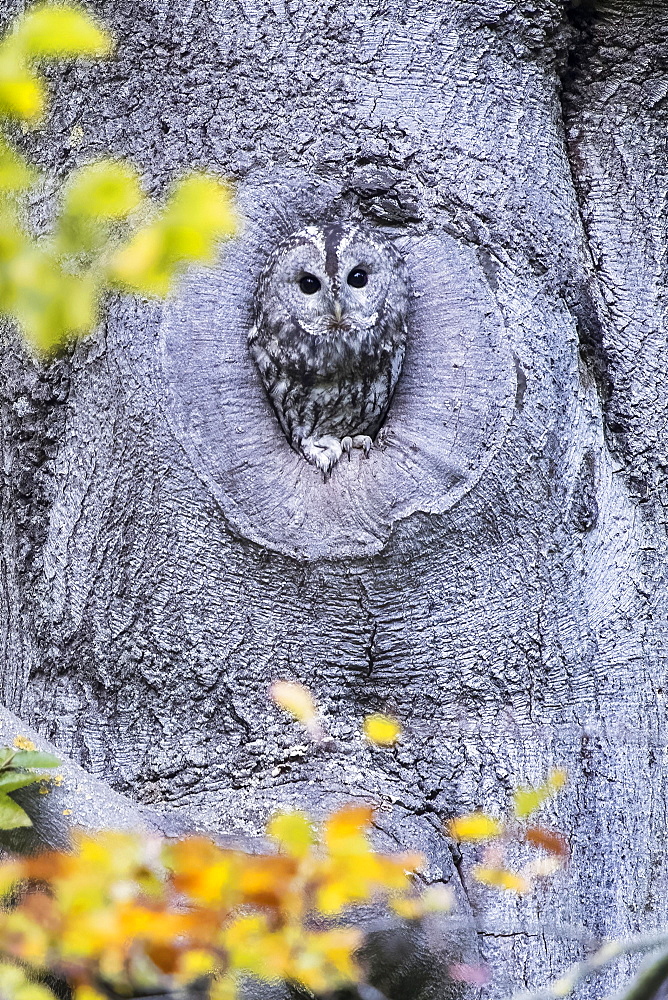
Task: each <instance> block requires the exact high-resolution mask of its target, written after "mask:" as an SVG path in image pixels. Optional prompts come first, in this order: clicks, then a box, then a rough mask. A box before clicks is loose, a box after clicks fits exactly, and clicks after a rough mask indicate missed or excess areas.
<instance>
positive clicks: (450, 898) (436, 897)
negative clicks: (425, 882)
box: [420, 885, 455, 913]
mask: <svg viewBox="0 0 668 1000" xmlns="http://www.w3.org/2000/svg"><path fill="white" fill-rule="evenodd" d="M420 898H421V900H422V906H423V908H424V912H425V913H450V911H451V910H452V909H454V905H455V896H454V893H453V891H452V889H451V888H450V887H449V886H447V885H430V886H427V888H426V889H425V890H424V892H423V893H422V896H421V897H420Z"/></svg>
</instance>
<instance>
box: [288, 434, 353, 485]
mask: <svg viewBox="0 0 668 1000" xmlns="http://www.w3.org/2000/svg"><path fill="white" fill-rule="evenodd" d="M299 447H300V449H301V453H302V455H303V456H304V458H305V459H307V460H308V461H309V462H310V463H311V465H315V466H316V468H318V469H320V470H321V471H322V474H323V475H324V477H325V479H327V477H328V476H329V474H330V472H331V471H332V469H333V468H334V466H335V465H336V463H337V462H338V460H339V459H340V458H341V455H342V454H343V448H342V444H341V441H339V439H338V438H335V437H332V435H331V434H324V435H323V437H319V438H314V437H306V438H302V439H301V441H300V442H299Z"/></svg>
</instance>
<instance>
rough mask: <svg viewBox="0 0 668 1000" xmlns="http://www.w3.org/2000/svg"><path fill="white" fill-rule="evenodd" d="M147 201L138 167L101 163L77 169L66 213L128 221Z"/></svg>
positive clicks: (69, 187)
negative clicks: (126, 219)
mask: <svg viewBox="0 0 668 1000" xmlns="http://www.w3.org/2000/svg"><path fill="white" fill-rule="evenodd" d="M143 200H144V194H143V192H142V189H141V185H140V183H139V175H138V173H137V171H136V170H135V169H134V167H131V166H129V165H128V164H127V163H120V162H118V161H114V160H98V162H97V163H89V164H88V165H87V166H85V167H80V168H79V170H75V171H74V173H73V174H72V175H71V176H70V179H69V181H68V183H67V187H66V189H65V200H64V207H65V212H66V213H70V214H71V215H83V216H87V217H90V218H99V219H124V218H127V216H128V215H130V213H131V212H133V211H134V210H135V209H136V208H137V207H138V206H139V205H141V203H142V201H143Z"/></svg>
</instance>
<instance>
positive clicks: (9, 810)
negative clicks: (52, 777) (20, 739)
mask: <svg viewBox="0 0 668 1000" xmlns="http://www.w3.org/2000/svg"><path fill="white" fill-rule="evenodd" d="M24 742H25V743H26V744H28V741H27V740H26V741H24ZM59 765H60V761H59V760H58V758H57V757H54V756H53V754H50V753H44V752H42V751H41V750H36V749H35V748H34V747H32V746H26V747H23V748H22V747H21V746H14V747H0V830H17V829H19V828H20V827H27V826H32V820H31V818H30V816H29V815H28V813H27V812H26V811H25V809H23V808H22V807H21V806H20V805H19V804H18V802H15V801H14V799H12V798H11V797H10V792H16V791H18V789H19V788H26V787H27V786H28V785H33V784H35V782H36V781H44V775H43V774H41V773H40V771H39V769H43V768H53V767H58V766H59ZM36 769H37V770H36Z"/></svg>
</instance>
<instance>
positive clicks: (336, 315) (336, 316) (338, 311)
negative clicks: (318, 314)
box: [334, 299, 343, 323]
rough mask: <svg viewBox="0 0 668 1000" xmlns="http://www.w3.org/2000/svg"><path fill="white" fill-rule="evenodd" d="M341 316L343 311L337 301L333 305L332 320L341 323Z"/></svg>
mask: <svg viewBox="0 0 668 1000" xmlns="http://www.w3.org/2000/svg"><path fill="white" fill-rule="evenodd" d="M342 316H343V309H342V307H341V303H340V302H339V301H338V299H337V300H336V301H335V303H334V319H335V320H336V322H337V323H340V322H341V318H342Z"/></svg>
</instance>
